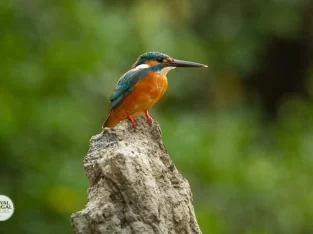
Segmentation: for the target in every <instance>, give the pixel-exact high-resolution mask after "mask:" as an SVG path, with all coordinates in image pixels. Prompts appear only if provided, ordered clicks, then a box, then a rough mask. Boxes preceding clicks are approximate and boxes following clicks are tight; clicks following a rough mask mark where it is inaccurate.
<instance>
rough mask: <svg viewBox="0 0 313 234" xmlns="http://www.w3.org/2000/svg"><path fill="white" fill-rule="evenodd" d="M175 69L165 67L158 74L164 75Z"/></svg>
mask: <svg viewBox="0 0 313 234" xmlns="http://www.w3.org/2000/svg"><path fill="white" fill-rule="evenodd" d="M175 68H176V67H165V68H163V69H162V70H161V71H159V73H160V74H162V75H165V76H166V74H167V73H168V72H169V71H170V70H172V69H175Z"/></svg>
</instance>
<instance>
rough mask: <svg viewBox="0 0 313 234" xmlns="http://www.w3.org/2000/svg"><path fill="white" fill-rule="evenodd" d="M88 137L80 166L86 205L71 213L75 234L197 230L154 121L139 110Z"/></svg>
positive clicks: (190, 233) (185, 186)
mask: <svg viewBox="0 0 313 234" xmlns="http://www.w3.org/2000/svg"><path fill="white" fill-rule="evenodd" d="M136 121H137V125H136V127H135V128H133V127H132V126H131V124H130V122H129V121H127V120H126V121H123V122H122V123H120V124H118V125H117V126H115V127H114V128H111V129H108V128H105V129H104V131H103V132H102V133H100V134H99V135H96V136H93V137H92V138H91V144H90V148H89V151H88V154H87V156H86V157H85V159H84V167H85V171H86V174H87V177H88V179H89V182H90V188H89V189H88V203H87V205H86V207H85V208H84V209H83V210H81V211H79V212H77V213H74V214H72V217H71V222H72V230H73V233H74V234H120V233H121V234H150V233H151V234H198V233H201V231H200V229H199V226H198V223H197V220H196V217H195V212H194V208H193V205H192V193H191V190H190V186H189V183H188V181H187V180H186V179H185V178H184V177H183V176H182V175H181V174H180V173H179V171H178V170H177V169H176V167H175V165H174V163H173V161H172V160H171V158H170V156H169V155H168V153H167V150H166V148H165V146H164V144H163V142H162V137H161V130H160V127H159V125H158V124H157V123H155V122H154V124H153V125H152V126H150V125H149V124H148V123H147V122H146V120H145V118H144V117H143V116H139V117H136Z"/></svg>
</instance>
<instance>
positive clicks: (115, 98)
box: [110, 69, 145, 110]
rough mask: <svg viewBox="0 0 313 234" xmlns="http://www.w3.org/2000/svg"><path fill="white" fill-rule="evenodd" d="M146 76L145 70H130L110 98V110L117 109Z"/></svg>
mask: <svg viewBox="0 0 313 234" xmlns="http://www.w3.org/2000/svg"><path fill="white" fill-rule="evenodd" d="M144 76H145V70H144V69H140V70H136V69H134V70H130V71H129V72H127V73H125V74H124V75H123V76H122V77H121V78H120V79H119V81H118V83H117V85H116V88H115V90H114V92H113V94H112V95H111V97H110V102H111V105H110V110H111V109H113V108H114V107H116V106H117V105H118V104H120V103H121V101H122V100H123V99H124V97H126V96H127V95H128V94H129V93H130V92H131V91H132V90H133V89H134V87H135V85H136V83H137V82H138V81H139V79H141V78H143V77H144Z"/></svg>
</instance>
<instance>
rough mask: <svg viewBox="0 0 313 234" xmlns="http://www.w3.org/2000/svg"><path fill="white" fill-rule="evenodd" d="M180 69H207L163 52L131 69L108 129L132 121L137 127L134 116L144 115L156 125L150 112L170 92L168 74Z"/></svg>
mask: <svg viewBox="0 0 313 234" xmlns="http://www.w3.org/2000/svg"><path fill="white" fill-rule="evenodd" d="M176 67H207V66H206V65H204V64H200V63H195V62H190V61H184V60H178V59H174V58H172V57H170V56H168V55H166V54H163V53H160V52H148V53H145V54H143V55H141V56H139V58H138V59H137V60H136V62H135V63H134V64H133V66H132V67H131V69H130V70H129V71H128V72H126V73H125V74H124V75H123V76H122V77H121V78H120V79H119V81H118V82H117V85H116V88H115V90H114V92H113V94H112V95H111V97H110V109H109V113H108V117H107V120H106V121H105V122H104V124H103V126H102V127H103V128H105V127H109V128H111V127H114V126H115V125H116V124H118V123H119V122H120V121H122V120H125V119H129V120H130V122H131V124H132V125H133V127H135V125H136V122H135V119H134V117H133V116H136V115H139V114H142V113H144V114H145V116H146V119H147V121H148V122H149V124H150V125H152V123H153V120H152V118H151V117H150V116H149V113H148V110H149V109H150V108H151V107H152V106H153V105H154V104H155V103H157V102H158V101H159V100H160V99H161V98H162V96H163V95H164V93H165V91H166V89H167V77H166V75H167V73H168V72H169V71H170V70H172V69H174V68H176Z"/></svg>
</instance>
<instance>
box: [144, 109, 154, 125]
mask: <svg viewBox="0 0 313 234" xmlns="http://www.w3.org/2000/svg"><path fill="white" fill-rule="evenodd" d="M145 116H146V118H147V121H148V123H149V124H150V125H152V124H153V119H152V118H151V117H150V115H149V113H148V111H145Z"/></svg>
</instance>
